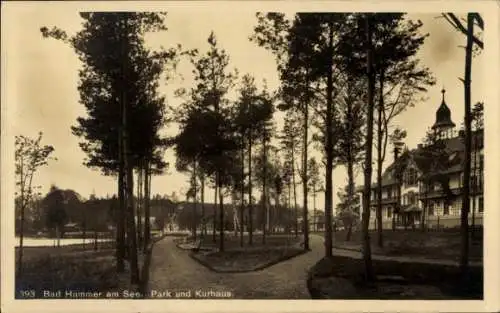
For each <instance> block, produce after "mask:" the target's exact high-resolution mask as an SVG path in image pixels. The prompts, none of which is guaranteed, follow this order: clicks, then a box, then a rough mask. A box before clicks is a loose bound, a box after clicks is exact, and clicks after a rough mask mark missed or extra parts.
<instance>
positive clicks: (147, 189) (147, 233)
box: [143, 160, 151, 253]
mask: <svg viewBox="0 0 500 313" xmlns="http://www.w3.org/2000/svg"><path fill="white" fill-rule="evenodd" d="M150 194H151V161H150V160H146V164H145V166H144V195H143V197H144V247H143V248H144V249H143V251H144V253H147V251H148V246H149V243H150V241H151V224H150V221H149V219H150V215H151V211H150V210H151V207H150Z"/></svg>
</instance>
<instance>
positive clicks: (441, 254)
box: [334, 229, 483, 261]
mask: <svg viewBox="0 0 500 313" xmlns="http://www.w3.org/2000/svg"><path fill="white" fill-rule="evenodd" d="M370 238H371V246H372V253H374V254H380V255H387V256H403V255H404V256H421V257H425V258H429V259H446V260H453V261H456V260H458V259H459V257H460V245H461V243H460V240H461V239H460V231H459V230H456V229H449V230H442V231H426V232H422V231H420V230H418V229H417V230H396V231H392V230H384V232H383V239H384V247H383V248H379V247H377V244H376V243H377V233H376V232H375V231H371V232H370ZM482 238H483V236H482V231H477V239H475V240H472V241H470V243H471V245H470V249H469V250H470V251H469V253H470V260H471V261H482V259H483V240H482ZM345 239H346V231H337V232H335V235H334V246H335V247H338V248H346V249H353V250H360V249H361V232H353V234H352V237H351V240H350V241H348V242H347V241H346V240H345Z"/></svg>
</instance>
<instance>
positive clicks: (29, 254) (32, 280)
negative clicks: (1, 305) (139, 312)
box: [15, 242, 144, 299]
mask: <svg viewBox="0 0 500 313" xmlns="http://www.w3.org/2000/svg"><path fill="white" fill-rule="evenodd" d="M93 247H94V246H93V244H87V245H86V248H85V249H84V248H83V247H82V245H81V244H77V245H68V246H61V247H59V248H57V247H26V248H24V251H23V252H24V254H23V271H22V275H21V276H20V275H18V273H16V288H15V289H16V295H15V296H16V298H17V299H29V298H38V299H39V298H44V291H54V292H56V291H61V292H62V296H61V295H55V296H53V297H56V298H61V297H64V294H65V292H66V291H71V292H103V295H102V297H103V298H104V297H105V296H106V292H111V291H116V292H118V293H119V294H121V292H122V291H123V290H125V289H127V290H134V289H135V290H136V288H138V287H139V286H132V285H130V274H129V273H130V272H129V267H128V262H125V272H124V273H120V274H118V273H117V272H116V259H115V250H114V243H112V242H103V243H98V250H97V251H95V250H94V249H93ZM17 257H18V248H16V263H17ZM138 257H139V266H141V264H142V263H144V261H143V260H144V256H143V255H142V254H141V253H139V255H138ZM23 291H24V292H23ZM26 291H30V292H31V291H32V292H34V293H26Z"/></svg>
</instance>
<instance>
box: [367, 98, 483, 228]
mask: <svg viewBox="0 0 500 313" xmlns="http://www.w3.org/2000/svg"><path fill="white" fill-rule="evenodd" d="M442 94H443V96H442V101H441V104H440V106H439V108H438V109H437V111H436V121H435V123H434V125H433V126H432V128H431V129H432V132H433V133H434V135H435V138H438V139H439V140H440V143H441V147H443V148H444V152H445V153H443V154H442V155H444V156H445V157H446V159H444V160H436V158H432V157H429V154H428V153H427V154H426V153H425V151H426V150H425V148H426V146H425V145H423V144H419V145H418V147H417V148H416V149H412V150H408V149H407V148H405V149H404V151H403V152H402V153H401V155H398V152H397V151H395V154H394V161H393V163H392V164H391V165H390V166H388V168H387V169H386V170H385V172H384V173H383V176H382V227H383V228H384V229H386V228H387V229H390V228H392V227H393V225H394V226H395V227H397V228H401V227H405V228H406V227H408V228H411V227H418V226H419V225H420V224H421V223H422V222H423V223H424V225H425V226H426V227H428V228H436V227H439V228H442V227H456V226H459V225H460V210H461V207H462V186H463V161H464V160H465V144H464V140H463V133H462V132H457V131H456V130H455V123H453V121H452V119H451V111H450V109H449V108H448V106H447V104H446V102H445V91H444V90H442ZM441 151H442V150H441ZM472 151H473V153H472V156H471V179H470V181H471V189H470V190H471V197H470V201H471V205H470V214H469V224H472V223H474V225H479V224H482V216H483V210H484V204H483V172H484V171H483V168H484V165H483V164H484V156H483V129H475V130H473V133H472ZM398 173H399V175H398ZM398 178H399V179H398ZM377 189H378V188H377V185H376V184H374V185H372V188H371V204H370V208H371V213H370V228H371V229H373V228H376V220H375V218H376V216H375V215H376V214H375V212H376V211H375V208H376V206H377ZM398 189H399V194H398ZM359 191H360V194H359V196H360V198H361V201H362V195H361V189H360V190H359ZM472 212H474V213H472ZM473 217H474V219H473Z"/></svg>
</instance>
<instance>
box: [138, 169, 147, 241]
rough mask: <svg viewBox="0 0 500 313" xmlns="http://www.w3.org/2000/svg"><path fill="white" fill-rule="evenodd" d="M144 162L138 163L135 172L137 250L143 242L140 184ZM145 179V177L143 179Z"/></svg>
mask: <svg viewBox="0 0 500 313" xmlns="http://www.w3.org/2000/svg"><path fill="white" fill-rule="evenodd" d="M143 162H144V161H140V162H139V166H138V170H137V205H136V208H137V247H138V249H141V247H142V244H143V240H142V232H143V228H142V209H143V202H142V200H143V199H142V184H143V177H144V175H143V167H142V166H143V164H142V163H143ZM144 178H145V177H144Z"/></svg>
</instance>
